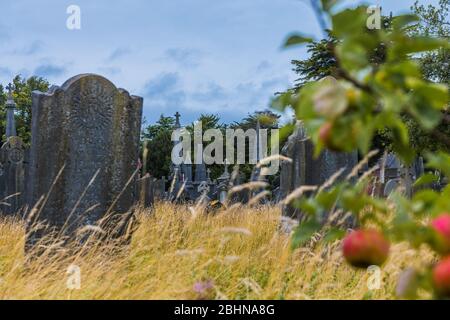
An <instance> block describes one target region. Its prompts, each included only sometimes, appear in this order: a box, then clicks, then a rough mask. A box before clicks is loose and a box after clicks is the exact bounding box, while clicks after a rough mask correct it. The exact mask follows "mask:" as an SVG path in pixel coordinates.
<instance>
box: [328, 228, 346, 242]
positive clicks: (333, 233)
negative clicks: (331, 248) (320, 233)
mask: <svg viewBox="0 0 450 320" xmlns="http://www.w3.org/2000/svg"><path fill="white" fill-rule="evenodd" d="M345 234H346V232H345V230H342V229H339V228H331V229H329V230H328V231H327V233H326V234H325V237H324V238H323V241H324V242H326V243H330V242H334V241H336V240H340V239H342V238H344V237H345Z"/></svg>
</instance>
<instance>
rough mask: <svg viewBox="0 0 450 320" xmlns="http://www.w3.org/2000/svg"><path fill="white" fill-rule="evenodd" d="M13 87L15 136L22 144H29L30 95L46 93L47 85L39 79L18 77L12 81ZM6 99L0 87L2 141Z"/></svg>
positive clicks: (3, 88)
mask: <svg viewBox="0 0 450 320" xmlns="http://www.w3.org/2000/svg"><path fill="white" fill-rule="evenodd" d="M13 86H14V91H13V97H14V101H15V102H16V105H17V110H16V128H17V135H18V136H19V137H21V138H22V140H23V141H24V143H26V144H29V143H30V141H31V93H32V92H33V91H35V90H37V91H42V92H46V91H47V90H48V88H49V83H48V81H47V80H45V79H44V78H41V77H36V76H33V77H30V78H28V79H25V78H22V77H21V76H20V75H18V76H16V77H15V78H14V79H13ZM6 97H7V92H6V90H5V86H2V85H0V119H1V120H0V130H1V131H0V132H1V133H2V140H3V141H4V139H5V130H6V110H5V101H6Z"/></svg>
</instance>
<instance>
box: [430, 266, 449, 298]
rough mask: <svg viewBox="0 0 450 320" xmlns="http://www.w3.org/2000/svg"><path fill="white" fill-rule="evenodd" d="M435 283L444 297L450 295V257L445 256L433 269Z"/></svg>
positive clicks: (435, 286)
mask: <svg viewBox="0 0 450 320" xmlns="http://www.w3.org/2000/svg"><path fill="white" fill-rule="evenodd" d="M433 284H434V288H435V289H436V291H437V293H438V294H439V295H440V296H442V297H450V257H447V258H444V259H443V260H442V261H440V262H439V263H438V264H437V265H436V266H435V267H434V269H433Z"/></svg>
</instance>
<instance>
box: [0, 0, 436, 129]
mask: <svg viewBox="0 0 450 320" xmlns="http://www.w3.org/2000/svg"><path fill="white" fill-rule="evenodd" d="M413 2H414V0H395V1H392V0H391V1H389V0H385V1H376V0H374V1H372V2H370V1H369V2H366V3H370V4H380V5H382V7H383V12H384V13H387V12H389V11H393V12H394V13H400V12H405V11H407V10H408V9H409V7H410V6H411V5H412V3H413ZM436 2H437V0H435V1H434V0H433V1H431V0H429V1H422V3H436ZM347 3H349V4H356V3H360V1H347ZM71 4H75V5H78V6H79V7H80V8H81V30H69V29H67V28H66V20H67V17H68V14H67V13H66V9H67V7H68V6H69V5H71ZM292 31H301V32H303V33H305V34H308V35H312V36H315V37H320V36H321V33H320V29H319V26H318V24H317V21H316V20H315V18H314V15H313V12H312V10H311V8H310V6H309V1H308V0H165V1H162V0H95V1H93V0H72V1H65V0H0V83H2V84H6V83H8V82H9V81H10V80H11V78H12V77H13V76H14V75H16V74H21V75H22V76H24V77H29V76H31V75H38V76H42V77H44V78H46V79H48V81H49V82H50V83H51V84H57V85H61V84H62V83H63V82H64V81H65V80H66V79H68V78H70V77H72V76H74V75H76V74H79V73H87V72H89V73H98V74H101V75H103V76H105V77H107V78H109V79H110V80H111V81H112V82H114V83H115V84H116V86H118V87H121V88H124V89H126V90H128V91H129V92H130V93H132V94H135V95H140V96H143V97H144V116H145V118H146V119H147V122H148V123H153V122H155V121H156V120H157V118H158V117H159V115H160V114H161V113H164V114H165V115H173V114H174V113H175V112H176V111H179V112H180V113H181V114H182V122H183V123H187V122H190V121H193V120H194V119H195V118H197V117H198V115H199V114H200V113H216V114H218V115H219V116H220V117H221V118H222V120H223V121H224V122H230V121H235V120H239V119H241V118H242V117H244V116H245V115H246V114H248V113H249V112H251V111H254V110H261V109H264V108H266V107H267V106H268V104H269V101H270V98H271V97H272V96H273V94H274V92H277V91H280V90H284V89H285V88H287V87H288V86H289V85H290V84H291V83H292V81H293V80H294V79H295V75H294V74H293V73H292V71H291V65H290V61H291V60H292V59H294V58H301V57H304V56H305V51H304V50H303V49H290V50H287V51H286V50H281V49H280V45H281V43H282V42H283V39H284V38H285V37H286V35H287V34H288V33H290V32H292Z"/></svg>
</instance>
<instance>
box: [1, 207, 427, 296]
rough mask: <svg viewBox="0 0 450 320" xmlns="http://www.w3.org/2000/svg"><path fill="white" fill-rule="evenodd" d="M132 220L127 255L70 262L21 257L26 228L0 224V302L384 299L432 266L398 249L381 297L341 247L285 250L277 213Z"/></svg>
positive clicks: (157, 212)
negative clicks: (406, 276)
mask: <svg viewBox="0 0 450 320" xmlns="http://www.w3.org/2000/svg"><path fill="white" fill-rule="evenodd" d="M136 218H137V221H138V224H137V225H138V227H137V229H136V230H135V232H134V234H133V237H132V240H131V243H130V244H129V245H128V246H126V247H120V249H119V247H117V246H115V245H113V244H109V245H108V244H105V243H103V244H101V245H95V244H91V245H90V246H89V248H86V250H81V251H80V252H78V253H77V254H75V255H73V254H66V253H67V248H66V247H65V248H64V250H60V251H58V252H59V253H58V254H48V252H55V249H58V248H59V246H60V244H59V243H58V242H57V241H55V242H54V243H53V244H50V245H47V246H46V247H45V248H41V249H43V250H44V251H43V253H42V254H41V255H40V256H37V257H35V258H34V259H28V258H27V256H26V255H25V254H24V250H23V247H24V243H25V225H24V223H23V222H22V221H21V220H18V219H16V220H15V219H11V218H4V219H3V220H2V221H1V222H0V279H1V280H0V299H391V298H394V297H395V286H396V283H397V279H398V276H399V274H400V273H401V270H403V269H404V268H405V267H406V266H411V263H412V264H413V265H414V266H416V267H420V266H424V265H426V264H429V263H431V262H433V260H434V256H433V254H432V253H431V251H429V250H428V249H427V248H425V247H424V248H422V249H421V250H418V251H415V250H412V249H410V248H409V247H408V245H407V244H406V243H400V244H396V245H394V246H393V248H392V254H391V255H390V258H389V260H388V261H387V262H386V263H385V264H384V265H383V266H382V268H381V282H380V287H379V289H376V290H369V289H368V287H367V284H368V281H370V277H371V274H370V273H369V272H367V271H366V270H356V269H353V268H352V267H350V266H349V265H348V264H346V263H345V262H344V260H343V258H342V254H341V247H340V246H341V244H340V242H339V241H337V242H335V243H331V244H325V243H324V242H323V241H322V240H321V239H320V235H319V234H317V235H316V236H315V237H313V240H312V241H311V242H310V243H309V245H308V246H305V247H303V248H300V249H297V250H295V251H292V250H291V246H290V236H289V232H287V231H286V230H284V229H283V228H280V220H281V210H280V208H279V207H274V206H261V207H253V208H252V207H234V208H229V209H228V210H222V211H219V212H216V213H214V214H210V213H205V212H204V211H202V210H197V211H196V210H195V209H192V208H191V209H190V208H189V207H187V206H186V205H175V204H171V203H168V202H159V203H156V204H155V207H154V209H153V210H152V211H150V209H142V210H140V211H139V212H138V214H137V216H136ZM61 249H62V248H61ZM56 251H57V250H56ZM70 266H76V267H77V268H78V267H79V271H80V273H79V276H80V278H79V280H80V281H79V283H78V284H79V288H76V287H73V286H72V287H71V286H70V285H69V284H70V281H71V277H73V274H71V273H70V270H71V269H70ZM72 269H73V268H72ZM68 270H69V273H68ZM72 284H73V283H72ZM68 285H69V286H68Z"/></svg>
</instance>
